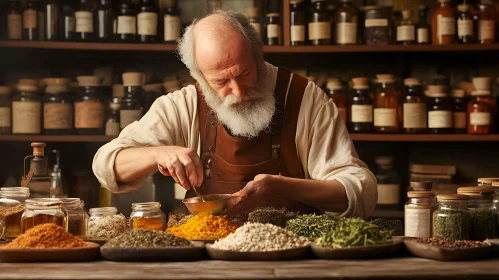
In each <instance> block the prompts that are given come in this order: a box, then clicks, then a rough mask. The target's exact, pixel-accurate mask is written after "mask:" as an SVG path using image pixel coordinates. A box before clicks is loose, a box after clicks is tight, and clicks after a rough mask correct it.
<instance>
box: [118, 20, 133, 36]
mask: <svg viewBox="0 0 499 280" xmlns="http://www.w3.org/2000/svg"><path fill="white" fill-rule="evenodd" d="M136 33H137V18H136V17H134V16H118V34H136Z"/></svg>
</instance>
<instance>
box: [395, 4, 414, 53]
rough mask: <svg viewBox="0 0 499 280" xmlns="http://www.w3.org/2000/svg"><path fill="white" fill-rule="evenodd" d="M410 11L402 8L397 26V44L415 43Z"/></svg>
mask: <svg viewBox="0 0 499 280" xmlns="http://www.w3.org/2000/svg"><path fill="white" fill-rule="evenodd" d="M411 17H412V11H411V10H402V21H401V22H400V25H399V26H397V44H401V45H412V44H416V27H415V25H414V23H413V22H412V20H411Z"/></svg>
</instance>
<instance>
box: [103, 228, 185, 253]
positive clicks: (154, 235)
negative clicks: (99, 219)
mask: <svg viewBox="0 0 499 280" xmlns="http://www.w3.org/2000/svg"><path fill="white" fill-rule="evenodd" d="M105 246H106V247H128V248H130V247H143V248H152V247H155V248H164V247H179V246H192V244H191V242H190V241H189V240H187V239H185V238H182V237H177V236H175V235H173V234H169V233H166V232H163V231H157V230H146V229H132V230H127V231H125V232H124V233H122V234H120V235H118V236H116V237H115V238H113V239H111V240H109V241H108V242H106V245H105Z"/></svg>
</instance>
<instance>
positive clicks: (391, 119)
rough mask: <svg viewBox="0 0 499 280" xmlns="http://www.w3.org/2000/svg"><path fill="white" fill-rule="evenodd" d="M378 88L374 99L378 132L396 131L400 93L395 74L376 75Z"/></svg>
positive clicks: (375, 123) (375, 125) (375, 122)
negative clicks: (397, 88) (396, 86)
mask: <svg viewBox="0 0 499 280" xmlns="http://www.w3.org/2000/svg"><path fill="white" fill-rule="evenodd" d="M376 77H377V82H378V88H377V92H376V97H375V99H374V128H375V130H376V132H378V133H396V132H398V126H399V115H398V114H397V110H398V107H399V106H398V104H399V94H398V92H397V90H396V89H395V79H394V77H393V75H389V74H378V75H376Z"/></svg>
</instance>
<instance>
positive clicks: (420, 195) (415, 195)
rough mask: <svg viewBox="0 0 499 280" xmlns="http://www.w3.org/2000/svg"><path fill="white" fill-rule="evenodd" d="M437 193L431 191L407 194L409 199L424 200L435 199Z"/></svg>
mask: <svg viewBox="0 0 499 280" xmlns="http://www.w3.org/2000/svg"><path fill="white" fill-rule="evenodd" d="M434 196H435V193H434V192H430V191H411V192H407V197H408V198H423V197H434Z"/></svg>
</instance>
